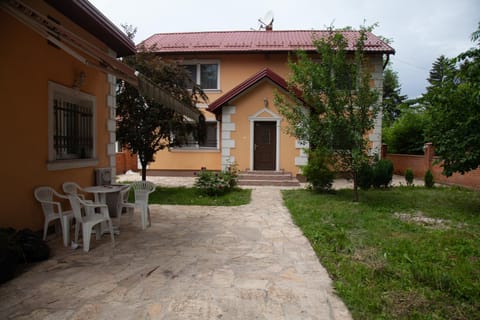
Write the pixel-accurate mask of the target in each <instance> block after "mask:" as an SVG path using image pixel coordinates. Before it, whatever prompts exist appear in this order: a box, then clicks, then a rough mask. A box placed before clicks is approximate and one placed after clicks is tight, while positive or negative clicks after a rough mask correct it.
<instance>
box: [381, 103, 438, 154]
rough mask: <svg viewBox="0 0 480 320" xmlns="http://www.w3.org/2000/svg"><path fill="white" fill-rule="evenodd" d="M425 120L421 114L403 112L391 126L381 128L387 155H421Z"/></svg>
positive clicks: (425, 125)
mask: <svg viewBox="0 0 480 320" xmlns="http://www.w3.org/2000/svg"><path fill="white" fill-rule="evenodd" d="M427 123H428V121H427V118H426V117H425V115H424V114H422V113H415V112H405V113H403V114H402V115H401V116H400V118H398V119H397V120H396V121H395V122H394V123H393V125H392V126H390V127H387V128H383V136H382V138H383V141H384V142H385V143H386V144H387V145H388V152H389V153H401V154H418V155H422V154H423V145H424V144H425V142H426V140H425V134H424V131H425V128H426V127H427Z"/></svg>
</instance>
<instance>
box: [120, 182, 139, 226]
mask: <svg viewBox="0 0 480 320" xmlns="http://www.w3.org/2000/svg"><path fill="white" fill-rule="evenodd" d="M130 189H131V185H125V188H124V189H122V190H121V191H120V194H119V196H118V197H119V199H118V202H117V219H118V220H117V221H118V222H117V223H118V225H119V226H120V220H121V218H122V213H123V209H125V211H126V213H127V214H128V215H129V218H130V222H132V220H133V213H134V212H135V204H134V203H131V202H128V195H129V194H130Z"/></svg>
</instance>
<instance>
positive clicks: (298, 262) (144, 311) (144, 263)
mask: <svg viewBox="0 0 480 320" xmlns="http://www.w3.org/2000/svg"><path fill="white" fill-rule="evenodd" d="M252 197H253V200H252V202H251V203H250V204H249V205H245V206H239V207H201V206H171V205H162V206H160V205H152V206H151V208H152V222H153V223H152V227H151V228H149V229H147V230H144V231H142V230H141V228H140V221H139V217H138V214H137V215H136V219H135V221H134V222H133V223H129V221H128V218H126V217H125V220H123V222H122V225H121V229H120V230H121V234H120V235H119V236H118V237H116V246H115V248H114V249H112V247H111V243H110V240H109V237H108V236H106V235H105V236H104V237H103V238H102V240H100V241H95V239H94V238H93V239H92V249H91V251H90V252H89V253H84V252H83V250H81V249H77V250H72V249H70V248H64V247H62V246H61V240H60V238H55V239H52V240H50V241H49V244H50V245H51V246H52V247H53V257H52V258H51V259H49V260H48V261H45V262H43V263H40V264H37V265H35V266H33V267H32V268H30V269H29V270H28V271H26V272H25V273H24V274H22V275H21V276H19V277H17V278H16V279H14V280H12V281H10V282H8V283H5V284H3V285H1V286H0V319H117V320H118V319H351V316H350V314H349V312H348V310H347V309H346V307H345V306H344V304H343V302H342V301H341V300H339V299H338V298H337V297H336V295H335V294H334V292H333V290H332V287H331V281H330V279H329V277H328V274H327V273H326V271H325V269H324V268H323V267H322V266H321V265H320V263H319V262H318V259H317V258H316V256H315V254H314V252H313V250H312V249H311V247H310V245H309V243H308V241H307V240H306V238H305V237H304V236H303V235H302V234H301V231H300V230H299V229H298V228H297V227H296V226H295V225H294V224H293V222H292V220H291V218H290V215H289V213H288V211H287V209H286V208H285V207H284V206H283V205H282V200H281V195H280V191H279V189H278V188H265V187H261V188H257V189H254V191H253V193H252Z"/></svg>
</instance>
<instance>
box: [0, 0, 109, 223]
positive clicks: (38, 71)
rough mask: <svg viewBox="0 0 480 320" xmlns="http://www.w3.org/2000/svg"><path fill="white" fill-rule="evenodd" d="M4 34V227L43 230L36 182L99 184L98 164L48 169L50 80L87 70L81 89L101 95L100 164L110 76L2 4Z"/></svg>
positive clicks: (0, 192) (0, 73) (0, 59)
mask: <svg viewBox="0 0 480 320" xmlns="http://www.w3.org/2000/svg"><path fill="white" fill-rule="evenodd" d="M28 3H29V5H31V6H33V7H35V8H36V9H37V10H39V11H40V12H42V13H44V14H46V15H47V14H48V15H50V16H52V17H54V18H55V19H57V20H58V21H60V22H61V23H62V25H64V26H68V27H69V28H70V29H71V30H74V31H75V32H76V33H77V34H79V35H81V36H82V37H84V38H86V39H91V41H95V42H94V43H95V44H96V45H97V46H99V47H103V48H104V46H103V45H102V43H101V42H99V41H98V40H94V38H92V37H91V35H89V34H87V33H86V32H85V31H83V30H82V29H80V28H78V27H77V26H75V25H73V24H72V23H71V22H70V21H68V20H67V19H66V18H65V17H64V16H62V15H61V14H60V13H58V12H56V11H55V10H53V9H52V8H50V7H48V6H47V5H45V4H43V2H40V1H28ZM0 37H1V39H2V42H3V43H4V44H5V46H3V48H2V50H0V63H1V67H0V88H1V89H0V90H1V91H0V101H1V106H2V120H1V126H0V145H1V146H2V150H3V151H2V157H1V159H2V184H1V185H0V197H1V203H2V209H1V211H0V227H14V228H31V229H34V230H38V229H41V228H42V226H43V213H42V211H41V208H40V205H39V204H38V203H37V202H36V201H35V199H34V196H33V190H34V189H35V187H37V186H42V185H47V186H51V187H53V188H55V189H56V190H57V191H61V185H62V183H63V182H65V181H76V182H77V183H79V184H80V185H84V186H87V185H92V184H93V183H94V168H93V167H87V168H79V169H68V170H57V171H50V170H48V169H47V161H48V81H53V82H56V83H58V84H61V85H64V86H66V87H72V84H73V83H74V79H75V76H76V75H77V74H78V73H79V72H81V71H83V72H85V74H86V81H85V84H84V85H83V86H82V88H81V91H83V92H86V93H88V94H90V95H94V96H96V110H97V116H96V121H97V122H96V132H97V138H96V139H97V140H96V156H97V159H98V167H107V166H109V158H108V156H107V147H106V146H107V143H108V140H109V134H108V132H107V126H106V118H107V110H108V109H107V107H106V103H107V101H106V99H107V93H108V90H109V87H108V83H107V76H106V74H105V73H102V72H100V71H97V70H95V69H92V68H89V67H87V66H86V65H84V64H82V63H80V62H79V61H78V60H76V59H74V58H72V57H71V56H70V55H68V54H66V53H65V52H64V51H63V50H61V49H58V48H55V47H53V46H51V45H49V44H48V43H47V40H45V39H44V38H42V37H41V36H40V35H38V34H37V33H36V32H34V31H32V30H31V29H29V28H28V27H26V26H25V25H23V24H22V23H20V22H18V21H17V20H16V19H15V18H13V17H12V16H10V15H9V14H7V13H6V12H4V11H3V10H2V9H0Z"/></svg>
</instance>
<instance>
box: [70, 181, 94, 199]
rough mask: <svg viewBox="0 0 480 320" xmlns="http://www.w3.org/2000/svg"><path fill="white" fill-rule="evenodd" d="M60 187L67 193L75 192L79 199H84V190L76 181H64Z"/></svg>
mask: <svg viewBox="0 0 480 320" xmlns="http://www.w3.org/2000/svg"><path fill="white" fill-rule="evenodd" d="M62 189H63V192H65V194H67V195H70V194H76V195H78V197H79V198H80V199H82V200H85V195H84V193H85V191H84V190H83V188H82V187H80V186H79V185H78V184H77V183H76V182H64V183H63V185H62ZM95 201H96V200H95Z"/></svg>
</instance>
